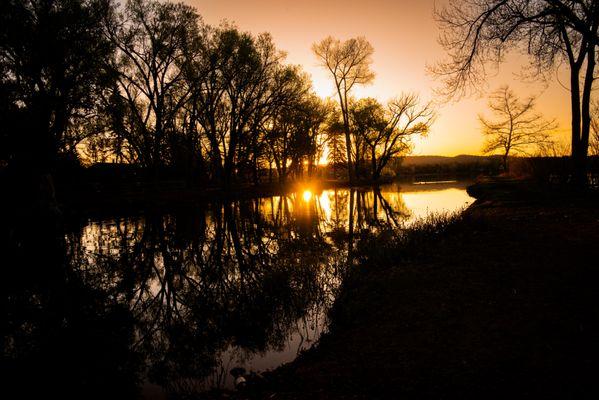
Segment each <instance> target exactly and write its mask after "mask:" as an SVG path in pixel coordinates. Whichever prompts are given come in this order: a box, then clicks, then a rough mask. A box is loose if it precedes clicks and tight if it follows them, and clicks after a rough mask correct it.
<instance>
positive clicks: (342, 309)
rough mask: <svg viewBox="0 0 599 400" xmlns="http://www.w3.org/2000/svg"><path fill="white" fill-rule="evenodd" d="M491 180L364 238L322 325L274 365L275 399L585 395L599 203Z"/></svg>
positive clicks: (590, 388) (594, 331)
mask: <svg viewBox="0 0 599 400" xmlns="http://www.w3.org/2000/svg"><path fill="white" fill-rule="evenodd" d="M499 189H500V190H499ZM499 189H498V187H493V186H492V185H490V186H489V185H487V187H482V188H481V187H478V188H475V189H474V191H475V192H476V193H477V196H478V197H479V198H480V199H479V201H477V203H476V204H475V205H474V206H473V207H471V208H470V209H469V210H468V211H467V212H466V213H465V214H464V215H463V216H462V217H459V218H452V219H449V220H447V219H443V220H442V221H441V222H442V225H439V224H425V225H424V226H423V227H422V228H424V229H421V230H420V231H418V232H413V233H412V234H410V235H405V236H404V237H403V238H401V237H384V238H379V239H378V240H375V242H374V243H375V245H373V246H372V248H370V249H368V248H366V249H363V250H364V251H365V252H364V253H363V254H366V255H365V256H364V257H363V259H362V260H361V262H360V267H359V268H358V269H357V272H356V273H354V275H353V276H351V277H350V278H348V280H347V281H346V282H345V284H344V287H343V290H342V293H341V295H340V297H339V298H338V300H337V302H336V305H335V307H334V309H333V311H332V313H331V319H332V322H331V332H330V334H328V335H326V336H325V337H323V338H322V340H321V342H320V343H319V345H318V346H317V347H316V348H315V349H313V350H311V351H309V352H307V353H306V354H304V355H302V356H301V357H299V358H298V359H297V360H296V361H295V362H293V363H291V364H289V365H287V366H284V367H282V368H280V369H279V370H277V371H276V372H275V373H274V374H273V375H272V376H271V377H270V379H271V384H272V389H273V391H274V392H276V396H277V398H292V399H293V398H307V397H311V398H323V399H324V398H401V397H403V398H561V399H563V398H595V396H596V395H597V394H598V392H599V388H598V387H597V385H596V384H595V381H596V379H595V378H596V370H597V363H598V360H599V357H598V356H599V341H598V339H597V338H598V337H599V331H598V326H599V307H598V306H599V291H598V290H597V282H598V278H599V269H598V268H597V264H598V263H597V260H598V259H599V246H597V243H598V242H599V207H598V205H599V202H597V198H596V196H595V195H593V194H588V193H586V194H576V195H572V194H567V193H564V192H560V191H552V192H547V191H544V190H541V189H538V188H534V187H533V186H531V185H529V184H520V183H514V184H511V189H510V184H507V185H503V186H501V187H500V188H499ZM477 190H478V192H477ZM435 227H436V228H435ZM384 234H386V235H389V233H384Z"/></svg>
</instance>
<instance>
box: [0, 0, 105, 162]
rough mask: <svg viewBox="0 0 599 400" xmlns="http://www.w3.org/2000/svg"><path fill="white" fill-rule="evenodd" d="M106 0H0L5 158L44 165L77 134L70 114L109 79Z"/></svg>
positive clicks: (85, 108) (89, 106)
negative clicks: (107, 72)
mask: <svg viewBox="0 0 599 400" xmlns="http://www.w3.org/2000/svg"><path fill="white" fill-rule="evenodd" d="M112 7H113V4H112V1H111V0H51V1H49V0H6V1H2V2H1V4H0V72H1V76H0V93H2V96H1V97H2V98H1V100H0V103H1V104H2V105H1V106H0V112H1V113H2V116H1V117H0V122H1V123H2V128H1V129H2V130H3V133H4V134H3V135H2V136H3V137H4V139H3V140H4V141H5V143H3V147H4V145H6V148H5V149H3V151H4V152H6V153H8V154H6V157H7V158H8V160H9V163H11V162H19V160H20V161H21V162H22V163H25V164H27V165H28V166H30V167H34V168H35V169H37V170H39V171H41V172H43V173H47V172H49V171H50V170H51V169H52V168H53V166H54V164H55V162H56V160H57V158H58V157H59V155H60V154H61V153H68V152H72V151H74V146H75V145H76V144H77V142H78V141H79V140H80V137H78V135H77V133H79V131H78V130H77V129H71V128H73V125H74V120H75V119H77V118H78V117H83V116H87V115H88V114H89V113H91V112H92V110H93V109H94V108H95V107H96V103H97V99H98V96H99V94H100V93H101V92H102V91H103V90H104V89H105V88H106V86H107V85H108V84H109V78H108V75H107V74H106V68H105V66H106V64H105V60H106V59H108V58H110V57H111V53H112V51H113V48H112V45H111V43H109V41H108V40H106V38H105V35H104V30H103V27H104V24H103V22H104V20H105V19H106V17H107V15H108V14H109V13H110V10H111V9H112Z"/></svg>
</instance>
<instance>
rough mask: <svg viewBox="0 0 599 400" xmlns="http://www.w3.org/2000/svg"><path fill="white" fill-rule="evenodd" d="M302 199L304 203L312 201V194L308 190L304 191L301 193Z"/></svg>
mask: <svg viewBox="0 0 599 400" xmlns="http://www.w3.org/2000/svg"><path fill="white" fill-rule="evenodd" d="M302 199H304V201H306V202H307V201H310V199H312V192H311V191H310V190H307V189H306V190H304V193H302Z"/></svg>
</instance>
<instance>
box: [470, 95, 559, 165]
mask: <svg viewBox="0 0 599 400" xmlns="http://www.w3.org/2000/svg"><path fill="white" fill-rule="evenodd" d="M489 108H490V109H491V111H492V113H493V115H494V117H495V118H494V119H492V120H491V119H488V118H486V117H484V116H482V115H479V116H478V118H479V120H480V122H481V124H482V127H483V134H484V135H485V136H486V142H485V146H484V148H483V151H484V152H485V153H493V152H496V151H501V153H502V159H503V168H504V171H507V168H508V157H509V155H510V154H530V153H529V152H530V150H531V149H532V148H537V149H539V148H542V147H543V146H544V145H547V144H548V143H550V142H551V139H550V136H549V133H550V131H552V130H553V129H555V128H556V127H557V125H556V123H555V121H546V120H545V119H543V116H542V115H541V114H538V113H535V110H534V108H535V99H534V97H529V98H528V99H526V100H524V101H520V99H519V98H518V97H517V96H516V95H515V94H514V92H513V91H512V90H511V89H510V88H509V87H508V86H502V87H501V88H499V89H498V90H496V91H495V92H493V93H492V94H491V95H490V96H489Z"/></svg>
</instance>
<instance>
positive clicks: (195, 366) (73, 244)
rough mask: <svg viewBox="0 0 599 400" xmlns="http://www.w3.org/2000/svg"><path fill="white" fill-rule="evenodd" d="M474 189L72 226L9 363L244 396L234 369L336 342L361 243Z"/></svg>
mask: <svg viewBox="0 0 599 400" xmlns="http://www.w3.org/2000/svg"><path fill="white" fill-rule="evenodd" d="M466 186H467V183H463V182H453V181H451V182H437V183H423V184H401V185H400V184H390V185H385V186H382V187H380V188H379V189H377V190H374V189H372V188H365V189H357V190H349V189H331V190H322V191H320V192H314V191H312V190H311V189H310V188H309V187H306V188H304V189H303V190H300V191H298V192H294V193H289V194H287V195H285V196H273V197H263V198H255V199H248V200H240V201H231V202H227V203H216V202H215V203H207V204H205V205H203V206H195V207H190V208H185V209H181V210H177V211H174V212H170V213H167V214H156V213H146V214H143V215H136V216H118V217H116V216H115V217H112V218H102V219H97V218H91V219H84V220H80V221H78V222H77V223H70V224H68V226H67V227H65V232H66V234H65V235H64V238H60V239H57V240H56V242H53V243H51V245H49V244H48V243H47V241H45V242H44V243H45V244H44V246H49V247H47V248H46V249H45V250H44V251H43V252H42V253H43V254H42V253H40V254H38V255H24V257H40V258H42V259H44V260H47V262H48V263H49V264H52V265H54V264H55V265H60V267H56V268H54V269H51V268H50V269H49V270H44V272H43V273H42V275H43V276H42V278H43V279H42V278H40V282H39V283H37V284H33V283H32V282H27V284H25V285H24V287H20V289H21V291H20V292H19V293H16V292H15V296H13V297H14V299H13V301H12V303H11V304H10V307H11V313H10V314H9V315H10V316H9V318H8V328H7V329H8V330H7V333H6V334H5V335H4V336H5V343H8V344H9V346H8V347H7V349H8V351H7V353H8V355H9V358H10V357H12V358H13V360H11V361H14V362H15V363H16V364H17V365H19V363H26V362H28V363H35V365H36V367H35V369H39V370H40V371H38V372H40V373H43V372H41V371H43V370H44V369H45V368H47V369H48V370H50V369H53V368H54V369H56V368H64V369H67V371H66V376H71V377H73V378H72V379H74V380H77V379H81V380H82V381H83V382H84V383H82V384H83V385H88V384H90V382H91V384H92V386H93V384H94V383H97V384H98V385H105V386H106V385H109V386H110V385H113V386H114V387H117V386H120V385H123V386H126V387H128V388H129V390H130V392H131V393H138V392H141V394H142V396H143V397H144V398H167V397H168V396H169V395H176V396H182V397H184V396H186V395H189V394H193V393H197V392H202V391H206V390H209V389H214V388H224V389H232V388H233V377H232V375H231V374H230V371H231V369H232V368H238V367H241V368H244V369H245V370H246V371H248V372H249V371H252V372H261V371H265V370H269V369H274V368H276V367H278V366H280V365H282V364H284V363H287V362H290V361H292V360H293V359H294V358H295V357H296V356H297V355H298V354H299V353H300V352H301V351H303V350H306V349H308V348H310V347H311V346H313V345H314V343H316V342H317V341H318V338H319V337H320V335H322V334H323V333H324V332H326V330H327V311H328V310H329V309H330V307H331V305H332V304H333V302H334V300H335V296H336V293H337V290H338V289H339V285H340V284H341V282H342V280H343V276H344V273H345V271H347V269H348V268H351V267H352V266H353V258H352V253H353V252H354V250H355V249H356V248H357V247H358V246H359V244H360V241H361V240H365V238H367V237H368V236H369V235H371V234H373V233H376V232H377V231H380V230H383V229H402V228H405V227H408V226H409V225H410V224H412V223H413V222H414V221H416V220H419V219H424V218H426V217H427V216H428V215H430V214H438V213H453V212H456V211H459V210H462V209H464V208H465V207H466V206H468V205H469V204H470V203H471V202H472V201H473V199H472V198H470V197H469V196H468V194H467V193H466V190H465V188H466ZM40 251H41V250H40ZM45 253H47V254H45ZM52 271H53V272H52ZM46 274H47V276H46ZM29 286H32V287H29ZM12 290H19V285H16V289H12ZM19 321H21V324H19ZM23 324H25V325H23ZM57 359H60V360H61V362H60V363H57V362H56V360H57ZM30 366H31V364H29V367H28V368H27V367H23V368H24V369H25V370H27V373H32V372H31V371H30V368H31V367H30ZM15 371H17V372H15V374H18V373H19V372H18V371H19V369H18V368H17V369H15ZM56 374H57V375H58V374H59V373H58V372H57V371H56ZM63 375H65V371H62V372H61V373H60V376H63ZM16 379H22V378H20V377H16ZM75 383H76V384H79V382H75ZM52 384H57V385H59V384H60V383H57V382H55V381H52ZM121 393H122V392H121Z"/></svg>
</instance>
